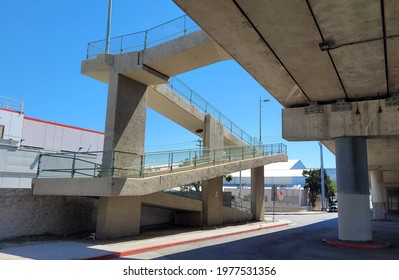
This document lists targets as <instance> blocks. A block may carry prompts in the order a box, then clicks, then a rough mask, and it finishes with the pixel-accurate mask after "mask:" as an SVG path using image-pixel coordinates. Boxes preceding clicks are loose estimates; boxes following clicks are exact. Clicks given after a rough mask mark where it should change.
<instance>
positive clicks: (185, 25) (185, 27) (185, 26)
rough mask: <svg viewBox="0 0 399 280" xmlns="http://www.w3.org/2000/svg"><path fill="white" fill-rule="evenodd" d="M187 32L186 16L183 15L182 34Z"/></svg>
mask: <svg viewBox="0 0 399 280" xmlns="http://www.w3.org/2000/svg"><path fill="white" fill-rule="evenodd" d="M186 32H187V16H186V15H184V35H186Z"/></svg>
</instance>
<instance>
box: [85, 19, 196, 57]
mask: <svg viewBox="0 0 399 280" xmlns="http://www.w3.org/2000/svg"><path fill="white" fill-rule="evenodd" d="M166 29H170V30H171V31H165V30H166ZM199 29H200V28H199V26H198V25H197V24H196V23H195V22H194V21H193V20H191V19H190V18H189V17H188V16H187V15H183V16H180V17H177V18H175V19H172V20H169V21H167V22H164V23H162V24H159V25H157V26H154V27H152V28H150V29H147V30H143V31H139V32H134V33H128V34H124V35H120V36H115V37H112V38H110V42H109V45H110V50H109V53H111V54H121V53H125V52H128V51H140V50H145V49H147V48H148V47H149V46H155V45H158V44H160V43H161V42H164V41H166V40H169V39H171V38H178V37H181V36H183V35H186V34H189V33H191V32H193V31H195V30H199ZM157 32H159V33H160V35H158V36H157V35H155V34H156V33H157ZM161 34H162V35H161ZM152 37H154V38H153V39H152ZM105 44H106V39H103V40H97V41H93V42H90V43H88V44H87V52H86V59H93V58H96V57H97V56H98V55H99V54H102V53H105Z"/></svg>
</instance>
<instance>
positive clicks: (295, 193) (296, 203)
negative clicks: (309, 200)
mask: <svg viewBox="0 0 399 280" xmlns="http://www.w3.org/2000/svg"><path fill="white" fill-rule="evenodd" d="M223 189H224V191H225V192H226V191H229V192H231V194H232V195H233V196H235V197H238V196H239V189H238V188H236V187H232V188H230V187H224V188H223ZM283 192H284V199H283V200H281V201H280V200H277V201H276V202H275V209H278V211H297V210H298V209H299V207H303V206H306V191H305V190H304V189H288V188H285V189H283ZM241 196H242V198H243V205H242V206H243V207H246V208H249V209H250V208H251V202H250V200H251V189H250V188H243V189H242V195H241ZM236 202H237V203H240V201H239V200H238V199H236ZM272 206H273V202H272V201H271V189H270V188H265V210H266V212H268V211H270V210H271V209H272V208H271V207H272ZM276 211H277V210H276Z"/></svg>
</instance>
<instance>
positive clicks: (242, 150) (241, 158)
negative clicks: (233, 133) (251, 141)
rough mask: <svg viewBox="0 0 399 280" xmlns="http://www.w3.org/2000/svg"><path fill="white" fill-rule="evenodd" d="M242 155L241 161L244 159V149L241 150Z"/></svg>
mask: <svg viewBox="0 0 399 280" xmlns="http://www.w3.org/2000/svg"><path fill="white" fill-rule="evenodd" d="M241 151H242V154H241V159H244V147H242V148H241Z"/></svg>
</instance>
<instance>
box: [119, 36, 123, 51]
mask: <svg viewBox="0 0 399 280" xmlns="http://www.w3.org/2000/svg"><path fill="white" fill-rule="evenodd" d="M120 44H121V45H120V47H119V49H120V53H123V36H121V43H120Z"/></svg>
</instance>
